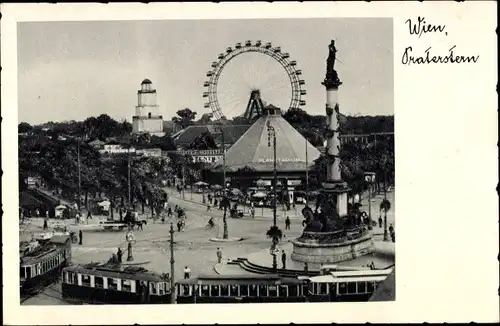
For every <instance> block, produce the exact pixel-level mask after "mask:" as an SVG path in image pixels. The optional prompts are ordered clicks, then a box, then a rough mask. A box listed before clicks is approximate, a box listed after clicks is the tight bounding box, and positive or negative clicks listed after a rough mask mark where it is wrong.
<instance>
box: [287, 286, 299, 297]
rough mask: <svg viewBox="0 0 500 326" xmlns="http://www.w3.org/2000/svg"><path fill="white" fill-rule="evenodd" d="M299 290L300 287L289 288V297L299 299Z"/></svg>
mask: <svg viewBox="0 0 500 326" xmlns="http://www.w3.org/2000/svg"><path fill="white" fill-rule="evenodd" d="M298 288H299V286H298V285H290V286H289V287H288V296H289V297H297V296H298V294H299V291H298Z"/></svg>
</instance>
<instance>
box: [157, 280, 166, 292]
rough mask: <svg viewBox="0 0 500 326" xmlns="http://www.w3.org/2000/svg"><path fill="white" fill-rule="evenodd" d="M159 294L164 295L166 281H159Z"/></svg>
mask: <svg viewBox="0 0 500 326" xmlns="http://www.w3.org/2000/svg"><path fill="white" fill-rule="evenodd" d="M158 294H159V295H164V294H165V282H159V283H158Z"/></svg>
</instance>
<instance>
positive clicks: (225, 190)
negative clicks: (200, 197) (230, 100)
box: [220, 126, 229, 239]
mask: <svg viewBox="0 0 500 326" xmlns="http://www.w3.org/2000/svg"><path fill="white" fill-rule="evenodd" d="M220 133H221V138H222V139H221V140H222V165H223V167H222V178H223V179H224V181H223V182H224V184H223V185H222V186H223V188H222V191H223V197H222V198H223V199H222V200H223V201H224V218H223V224H224V231H223V233H222V239H227V238H229V231H228V229H227V186H226V144H225V142H224V130H222V126H221V127H220Z"/></svg>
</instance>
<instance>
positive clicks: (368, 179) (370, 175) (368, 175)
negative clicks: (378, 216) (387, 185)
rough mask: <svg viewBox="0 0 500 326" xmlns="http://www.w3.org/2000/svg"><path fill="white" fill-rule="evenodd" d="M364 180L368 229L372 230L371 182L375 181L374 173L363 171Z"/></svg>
mask: <svg viewBox="0 0 500 326" xmlns="http://www.w3.org/2000/svg"><path fill="white" fill-rule="evenodd" d="M365 181H366V182H367V183H368V230H372V229H373V222H372V184H373V182H374V181H375V173H374V172H365Z"/></svg>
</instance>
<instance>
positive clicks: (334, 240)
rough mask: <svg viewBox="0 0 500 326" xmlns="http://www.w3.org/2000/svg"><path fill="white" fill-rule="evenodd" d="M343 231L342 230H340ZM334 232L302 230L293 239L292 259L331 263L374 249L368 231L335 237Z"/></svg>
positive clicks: (305, 261) (356, 256) (361, 254)
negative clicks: (299, 234)
mask: <svg viewBox="0 0 500 326" xmlns="http://www.w3.org/2000/svg"><path fill="white" fill-rule="evenodd" d="M341 232H343V231H341ZM334 233H335V232H307V231H306V232H304V233H303V234H302V236H301V237H300V238H298V239H296V240H293V241H292V243H293V253H292V256H291V258H292V260H294V261H298V262H302V263H318V264H331V263H337V262H341V261H346V260H351V259H356V258H358V257H361V256H364V255H367V254H371V253H372V252H373V251H374V250H375V246H374V243H373V240H372V235H371V233H369V232H368V231H366V232H361V233H359V234H358V235H355V236H353V235H350V236H348V235H347V234H345V235H341V236H340V237H337V236H338V235H337V236H336V235H335V234H334Z"/></svg>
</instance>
